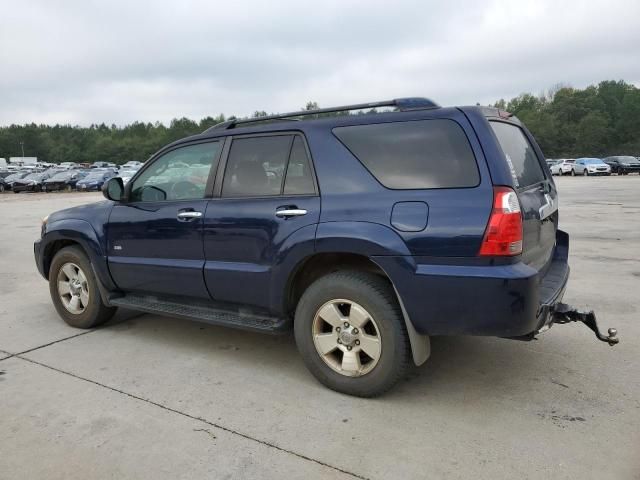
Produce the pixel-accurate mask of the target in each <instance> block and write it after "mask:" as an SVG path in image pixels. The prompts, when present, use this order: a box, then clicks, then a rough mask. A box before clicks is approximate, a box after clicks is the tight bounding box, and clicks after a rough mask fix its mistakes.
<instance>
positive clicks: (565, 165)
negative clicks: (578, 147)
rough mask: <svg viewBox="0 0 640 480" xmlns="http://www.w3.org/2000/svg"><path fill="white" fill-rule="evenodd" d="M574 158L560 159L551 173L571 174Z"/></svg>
mask: <svg viewBox="0 0 640 480" xmlns="http://www.w3.org/2000/svg"><path fill="white" fill-rule="evenodd" d="M574 162H575V160H574V159H573V158H562V159H559V160H558V163H556V164H555V165H553V166H552V167H551V173H552V174H553V175H569V174H570V173H571V170H572V168H573V163H574Z"/></svg>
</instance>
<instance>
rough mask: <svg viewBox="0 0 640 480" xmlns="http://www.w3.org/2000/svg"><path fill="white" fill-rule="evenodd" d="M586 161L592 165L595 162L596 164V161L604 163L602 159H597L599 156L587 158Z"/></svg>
mask: <svg viewBox="0 0 640 480" xmlns="http://www.w3.org/2000/svg"><path fill="white" fill-rule="evenodd" d="M584 163H586V164H590V165H593V164H596V163H602V160H600V159H597V158H587V159H586V160H585V161H584Z"/></svg>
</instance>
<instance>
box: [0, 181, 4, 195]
mask: <svg viewBox="0 0 640 480" xmlns="http://www.w3.org/2000/svg"><path fill="white" fill-rule="evenodd" d="M2 192H4V183H0V193H2Z"/></svg>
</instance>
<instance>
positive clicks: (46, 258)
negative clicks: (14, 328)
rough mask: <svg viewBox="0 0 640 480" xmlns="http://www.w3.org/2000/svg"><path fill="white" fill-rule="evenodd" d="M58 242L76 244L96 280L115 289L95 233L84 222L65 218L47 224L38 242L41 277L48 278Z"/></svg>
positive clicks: (87, 223)
mask: <svg viewBox="0 0 640 480" xmlns="http://www.w3.org/2000/svg"><path fill="white" fill-rule="evenodd" d="M60 240H63V241H64V240H66V241H72V242H76V243H78V244H79V245H80V246H81V247H82V249H83V250H84V251H85V252H86V254H87V256H88V257H89V261H90V262H91V266H92V267H93V270H94V272H95V274H96V276H97V277H98V280H99V281H100V282H101V283H102V285H104V287H105V288H106V289H108V290H113V289H115V288H116V286H115V284H114V283H113V280H112V279H111V275H110V274H109V270H108V268H107V263H106V257H105V253H104V251H103V248H102V243H101V242H100V239H99V238H98V235H97V233H96V231H95V230H94V229H93V227H92V226H91V224H90V223H89V222H87V221H86V220H80V219H72V218H66V219H63V220H57V221H53V222H51V223H49V224H47V228H46V232H45V234H44V235H43V237H42V239H41V241H40V255H42V259H41V264H42V266H43V272H42V273H43V275H44V276H45V278H48V276H49V268H50V266H51V261H52V259H53V255H54V250H53V246H54V245H55V242H57V241H60Z"/></svg>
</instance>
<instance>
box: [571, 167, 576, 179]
mask: <svg viewBox="0 0 640 480" xmlns="http://www.w3.org/2000/svg"><path fill="white" fill-rule="evenodd" d="M571 176H572V177H575V176H576V171H575V170H574V169H573V168H572V169H571Z"/></svg>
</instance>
